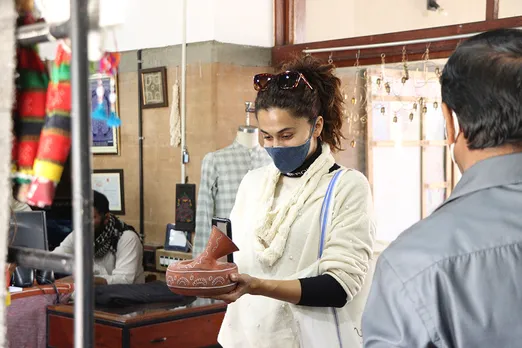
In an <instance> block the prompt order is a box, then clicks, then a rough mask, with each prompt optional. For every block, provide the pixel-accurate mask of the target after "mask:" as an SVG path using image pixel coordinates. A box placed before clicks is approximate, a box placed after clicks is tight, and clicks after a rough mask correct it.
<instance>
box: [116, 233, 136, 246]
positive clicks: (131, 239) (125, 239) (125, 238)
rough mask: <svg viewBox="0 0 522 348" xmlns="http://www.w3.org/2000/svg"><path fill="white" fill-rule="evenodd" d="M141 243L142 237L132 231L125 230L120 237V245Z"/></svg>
mask: <svg viewBox="0 0 522 348" xmlns="http://www.w3.org/2000/svg"><path fill="white" fill-rule="evenodd" d="M136 242H138V243H140V244H141V240H140V237H139V236H138V233H137V232H134V231H132V230H125V231H123V233H122V234H121V237H120V240H119V241H118V244H120V243H125V244H127V243H136Z"/></svg>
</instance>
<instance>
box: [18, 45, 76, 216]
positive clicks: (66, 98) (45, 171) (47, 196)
mask: <svg viewBox="0 0 522 348" xmlns="http://www.w3.org/2000/svg"><path fill="white" fill-rule="evenodd" d="M70 67H71V52H70V49H69V48H68V47H67V46H66V45H65V43H63V42H62V43H60V44H59V45H58V49H57V52H56V58H55V60H54V63H53V65H52V70H51V82H50V84H49V88H48V93H47V117H46V119H45V125H44V127H43V130H42V135H41V137H40V144H39V147H38V154H37V155H36V160H35V161H34V168H33V169H34V178H33V180H32V183H31V187H30V190H29V192H28V195H27V203H28V204H30V205H33V206H38V207H41V208H43V207H45V206H50V205H51V204H52V202H53V199H54V194H55V190H56V185H58V183H59V182H60V179H61V177H62V173H63V167H64V164H65V162H66V160H67V157H68V156H69V151H70V149H71V84H70V81H71V70H70Z"/></svg>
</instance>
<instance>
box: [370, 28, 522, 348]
mask: <svg viewBox="0 0 522 348" xmlns="http://www.w3.org/2000/svg"><path fill="white" fill-rule="evenodd" d="M441 86H442V111H443V114H444V118H445V121H446V132H447V138H448V142H449V143H450V144H451V145H450V151H451V154H452V157H453V160H454V161H455V162H456V163H457V165H458V167H459V169H460V171H461V172H462V173H463V176H462V178H461V180H460V181H459V183H458V184H457V186H456V187H455V190H454V191H453V193H452V194H451V197H450V198H449V199H448V200H447V201H446V202H445V203H444V204H442V206H440V207H439V208H438V209H437V210H436V211H435V212H434V213H433V214H431V215H430V216H429V217H428V218H426V219H424V220H422V221H420V222H419V223H417V224H415V225H413V226H412V227H410V228H409V229H408V230H407V231H405V232H404V233H402V234H401V235H400V236H399V238H397V240H395V241H394V242H393V243H392V244H391V246H390V247H388V248H387V249H386V250H385V251H384V252H383V253H382V255H381V256H380V258H379V260H378V262H377V267H376V273H375V277H374V280H373V284H372V289H371V292H370V296H369V298H368V302H367V305H366V309H365V312H364V315H363V327H362V331H363V337H364V346H365V347H367V348H380V347H408V348H417V347H463V348H472V347H473V348H476V347H488V348H490V347H499V348H500V347H502V348H509V347H522V330H521V325H522V31H520V30H498V31H492V32H488V33H484V34H480V35H478V36H475V37H473V38H471V39H469V40H467V41H466V42H464V43H462V44H461V45H460V46H459V47H458V48H457V49H456V51H455V52H454V53H453V54H452V56H451V57H450V58H449V60H448V62H447V63H446V66H445V68H444V71H443V73H442V77H441Z"/></svg>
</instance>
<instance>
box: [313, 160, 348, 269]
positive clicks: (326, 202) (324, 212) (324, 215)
mask: <svg viewBox="0 0 522 348" xmlns="http://www.w3.org/2000/svg"><path fill="white" fill-rule="evenodd" d="M342 173H343V169H340V170H337V171H336V173H335V174H334V176H333V177H332V180H330V183H329V184H328V188H327V189H326V194H325V195H324V199H323V206H322V207H321V239H320V241H319V254H318V256H317V258H318V259H319V258H321V255H322V254H323V249H324V240H325V235H326V228H327V226H328V219H329V217H330V204H331V202H332V200H333V199H332V197H333V191H334V188H335V184H336V183H337V180H338V179H339V176H340V175H341V174H342Z"/></svg>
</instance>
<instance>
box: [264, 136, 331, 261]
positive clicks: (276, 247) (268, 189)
mask: <svg viewBox="0 0 522 348" xmlns="http://www.w3.org/2000/svg"><path fill="white" fill-rule="evenodd" d="M334 163H335V160H334V158H333V157H332V155H331V154H330V146H329V145H327V144H323V145H322V152H321V155H320V156H319V157H318V158H317V159H316V160H315V161H314V163H312V165H311V166H310V167H309V168H308V170H307V171H306V173H305V174H304V175H303V176H302V177H301V178H299V179H296V180H300V183H299V185H298V187H297V188H296V189H295V190H294V192H293V193H292V195H291V196H290V199H288V201H286V202H284V203H283V204H282V205H280V206H279V207H278V208H277V209H275V210H273V209H274V207H273V205H274V194H275V189H276V186H277V183H278V181H279V178H280V176H281V173H280V172H279V170H278V169H277V168H276V167H275V166H273V165H272V166H271V167H270V169H269V170H268V173H267V175H266V177H265V181H264V183H262V185H261V187H264V191H263V193H262V195H261V203H260V205H261V207H260V209H261V211H260V219H259V221H257V223H256V225H255V226H256V227H255V238H256V240H255V250H256V254H257V258H258V260H259V261H260V262H261V263H262V264H264V265H267V266H273V265H274V264H275V263H276V262H277V261H278V260H279V259H280V258H281V256H283V252H284V250H285V246H286V242H287V240H288V236H289V234H290V229H291V227H292V225H293V223H294V221H295V220H296V218H297V216H298V215H299V213H300V211H301V209H302V208H303V205H304V204H305V202H306V201H307V200H308V198H309V197H310V195H311V194H312V193H313V192H314V191H315V190H316V189H317V186H318V185H319V182H320V180H321V178H322V177H323V176H324V175H325V174H328V172H329V171H330V168H331V167H332V166H333V165H334Z"/></svg>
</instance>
